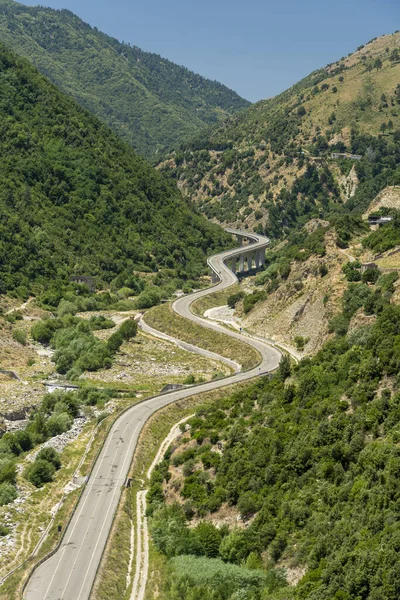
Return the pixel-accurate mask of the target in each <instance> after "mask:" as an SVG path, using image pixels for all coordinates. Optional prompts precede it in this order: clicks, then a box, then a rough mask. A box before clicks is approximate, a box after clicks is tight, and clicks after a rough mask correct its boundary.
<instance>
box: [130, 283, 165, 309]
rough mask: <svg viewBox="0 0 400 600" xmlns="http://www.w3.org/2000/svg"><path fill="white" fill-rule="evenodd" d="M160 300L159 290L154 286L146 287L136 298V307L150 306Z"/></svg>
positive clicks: (158, 302)
mask: <svg viewBox="0 0 400 600" xmlns="http://www.w3.org/2000/svg"><path fill="white" fill-rule="evenodd" d="M160 302H161V293H160V290H159V289H158V288H156V287H148V288H146V289H145V290H144V291H143V292H140V294H139V296H138V297H137V299H136V302H135V306H136V308H139V309H142V308H151V307H152V306H156V305H157V304H160Z"/></svg>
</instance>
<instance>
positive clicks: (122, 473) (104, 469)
mask: <svg viewBox="0 0 400 600" xmlns="http://www.w3.org/2000/svg"><path fill="white" fill-rule="evenodd" d="M245 235H250V234H247V232H246V233H245ZM251 237H252V239H253V243H252V244H251V249H252V250H257V249H259V248H263V247H266V246H267V244H268V242H269V240H268V238H265V237H263V236H260V235H256V234H251ZM240 251H241V250H240V249H236V250H229V251H227V252H223V253H221V254H217V255H215V256H213V257H211V258H210V259H209V260H208V264H209V266H210V268H211V269H212V270H214V272H216V273H217V274H218V276H219V278H220V282H219V283H218V284H217V285H215V286H214V287H212V288H209V289H207V290H201V291H199V292H195V293H193V294H190V295H188V296H183V297H182V298H179V299H178V300H176V301H175V302H174V303H173V309H174V310H175V311H176V312H177V313H178V314H180V315H181V316H183V317H186V318H187V319H191V320H192V321H195V322H197V323H200V324H201V325H203V326H204V327H207V328H209V329H214V330H217V331H222V332H223V333H225V335H226V336H230V337H234V338H236V339H241V340H243V341H244V342H246V344H248V345H249V346H252V347H253V348H256V349H257V350H258V352H259V353H260V355H261V362H260V365H259V366H257V367H256V368H254V369H252V370H250V371H246V372H243V371H239V372H237V373H235V374H234V375H231V376H230V377H227V378H225V379H220V380H217V381H210V382H208V383H204V384H201V385H198V386H195V387H192V388H187V389H184V390H179V391H177V392H171V393H168V394H163V395H160V396H157V397H155V398H150V399H148V400H145V401H144V402H142V403H140V404H138V405H136V406H133V407H132V408H131V409H129V410H128V411H127V412H125V413H124V414H123V415H121V416H120V417H119V418H118V419H117V421H116V422H115V423H114V425H113V427H112V429H111V431H110V433H109V435H108V437H107V440H106V442H105V444H104V446H103V449H102V451H101V453H100V455H99V457H98V459H97V461H96V464H95V466H94V469H93V471H92V473H91V475H90V477H89V480H88V482H87V484H86V487H85V490H84V492H83V494H82V496H81V498H80V501H79V504H78V506H77V508H76V511H75V513H74V515H73V518H72V520H71V522H70V523H69V525H68V527H67V529H66V531H65V534H64V536H63V541H62V543H61V546H60V548H59V549H58V551H57V552H56V553H55V554H54V555H53V556H52V557H50V558H49V559H48V560H47V561H46V562H44V563H43V564H42V565H40V566H39V567H38V568H37V569H36V571H34V573H33V575H32V577H31V578H30V580H29V582H28V585H27V587H26V590H25V593H24V598H25V599H26V600H88V598H89V596H90V592H91V589H92V585H93V583H94V579H95V576H96V572H97V568H98V565H99V563H100V560H101V557H102V553H103V550H104V547H105V544H106V542H107V538H108V535H109V532H110V528H111V525H112V521H113V517H114V513H115V511H116V509H117V506H118V501H119V498H120V495H121V486H122V485H123V483H124V481H125V479H126V477H127V475H128V473H129V469H130V465H131V462H132V458H133V454H134V451H135V448H136V444H137V441H138V438H139V435H140V431H141V429H142V427H143V425H144V423H145V422H146V420H147V419H148V418H149V416H150V415H151V414H153V413H154V412H156V411H157V410H159V409H160V408H162V407H163V406H166V405H167V404H171V403H172V402H176V401H177V400H181V399H183V398H187V397H189V396H192V395H194V394H199V393H201V392H209V391H212V390H216V389H218V388H221V387H224V386H227V385H231V384H233V383H239V382H243V381H246V380H248V379H251V378H253V377H257V376H259V375H263V374H266V373H268V372H269V371H271V370H273V369H275V368H276V367H277V366H278V364H279V360H280V356H281V355H280V352H279V351H278V350H277V349H275V348H273V347H271V346H268V345H267V344H266V343H264V342H262V341H261V340H257V339H252V338H248V337H245V336H242V335H241V334H240V333H238V332H233V331H228V330H227V329H225V328H224V327H222V326H221V325H219V324H217V323H212V322H210V321H206V320H205V319H202V318H201V317H198V316H196V315H194V314H193V313H192V312H191V311H190V305H191V304H192V302H194V301H195V300H197V299H198V298H200V297H202V296H205V295H207V294H210V293H213V292H215V291H218V290H222V289H226V288H228V287H230V286H231V285H233V284H234V283H236V282H237V278H236V276H235V275H234V274H233V273H232V271H231V270H230V269H229V268H228V267H227V266H226V265H225V264H224V261H225V260H226V259H227V258H229V257H234V256H238V254H240ZM227 343H229V340H227Z"/></svg>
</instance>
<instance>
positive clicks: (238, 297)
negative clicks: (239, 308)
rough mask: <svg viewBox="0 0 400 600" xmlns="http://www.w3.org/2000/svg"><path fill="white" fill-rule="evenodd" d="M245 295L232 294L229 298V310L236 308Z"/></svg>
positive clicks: (242, 293) (240, 293)
mask: <svg viewBox="0 0 400 600" xmlns="http://www.w3.org/2000/svg"><path fill="white" fill-rule="evenodd" d="M244 296H245V293H244V292H237V293H236V294H231V295H230V296H228V300H227V303H228V306H229V308H235V307H236V304H237V303H238V302H239V301H240V300H241V299H242V298H244Z"/></svg>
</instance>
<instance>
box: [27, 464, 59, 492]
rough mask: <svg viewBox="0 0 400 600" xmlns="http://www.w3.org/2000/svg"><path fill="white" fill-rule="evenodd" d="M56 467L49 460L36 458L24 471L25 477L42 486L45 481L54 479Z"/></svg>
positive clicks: (36, 485) (35, 484) (37, 485)
mask: <svg viewBox="0 0 400 600" xmlns="http://www.w3.org/2000/svg"><path fill="white" fill-rule="evenodd" d="M55 472H56V468H55V466H54V465H53V463H51V462H49V461H48V460H42V459H40V458H39V459H38V458H37V459H36V460H35V462H33V463H32V464H31V465H29V466H28V467H27V468H26V470H25V473H24V476H25V479H27V480H28V481H30V482H31V483H32V484H33V485H34V486H35V487H42V485H43V484H44V483H48V482H49V481H53V475H54V473H55Z"/></svg>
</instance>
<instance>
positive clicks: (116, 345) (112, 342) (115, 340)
mask: <svg viewBox="0 0 400 600" xmlns="http://www.w3.org/2000/svg"><path fill="white" fill-rule="evenodd" d="M123 343H124V338H123V337H122V335H121V333H120V332H119V331H116V332H115V333H113V334H112V335H110V337H109V338H108V340H107V348H108V349H109V350H110V352H112V354H115V353H116V352H118V350H119V349H120V348H121V346H122V344H123Z"/></svg>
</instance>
